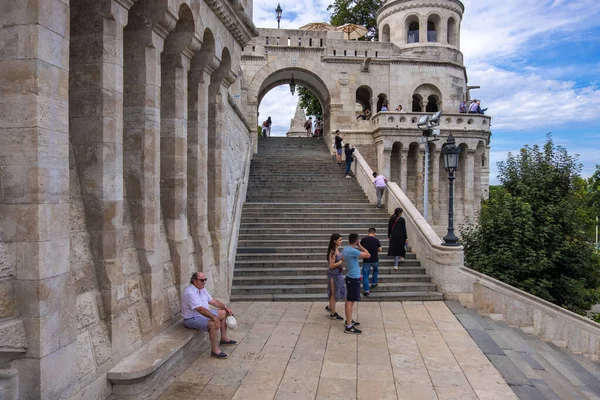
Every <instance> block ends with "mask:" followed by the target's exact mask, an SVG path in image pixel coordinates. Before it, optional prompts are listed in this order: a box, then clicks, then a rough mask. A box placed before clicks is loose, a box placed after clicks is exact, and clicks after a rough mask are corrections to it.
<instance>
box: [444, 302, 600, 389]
mask: <svg viewBox="0 0 600 400" xmlns="http://www.w3.org/2000/svg"><path fill="white" fill-rule="evenodd" d="M445 304H446V305H447V306H448V309H449V310H451V312H452V313H454V314H455V315H456V318H457V320H458V321H459V322H460V323H461V324H462V326H463V327H464V328H465V329H466V331H467V332H468V334H469V335H470V336H471V338H472V339H473V341H474V342H475V343H476V345H477V346H479V348H480V349H481V351H482V352H483V354H485V356H486V357H487V359H489V361H491V363H492V364H493V365H494V367H495V368H496V370H497V371H498V372H499V373H500V374H501V375H502V378H503V379H504V381H506V382H507V383H508V384H509V386H510V387H511V389H512V390H513V391H514V393H515V394H516V395H517V396H518V398H519V399H523V400H529V399H532V400H538V399H539V400H544V399H546V400H557V399H564V400H580V399H581V400H584V399H598V400H600V364H597V363H595V362H593V361H591V360H588V359H586V358H585V357H583V356H581V355H575V354H573V353H571V352H569V351H568V350H566V349H562V348H559V347H557V346H556V345H555V344H553V343H551V342H548V343H546V342H544V341H542V340H541V339H540V338H538V337H536V336H534V335H531V334H528V333H525V332H524V331H523V330H522V329H520V328H518V327H511V326H508V325H507V324H506V323H505V322H503V321H494V320H493V319H491V318H489V317H487V316H482V315H478V314H477V312H476V311H475V310H468V309H465V308H464V307H463V306H462V305H461V304H460V303H458V302H456V301H446V302H445Z"/></svg>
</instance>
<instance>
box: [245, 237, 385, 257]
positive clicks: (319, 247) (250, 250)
mask: <svg viewBox="0 0 600 400" xmlns="http://www.w3.org/2000/svg"><path fill="white" fill-rule="evenodd" d="M381 247H382V249H383V250H384V251H382V252H380V253H379V254H380V255H382V254H385V253H386V252H387V249H386V248H387V241H386V245H384V243H383V241H381ZM256 253H260V254H264V255H265V256H269V255H271V254H290V253H311V254H312V253H317V254H321V255H323V257H325V254H327V246H324V244H323V243H316V245H315V246H296V247H281V246H273V247H268V248H265V247H245V246H244V247H242V246H239V245H238V254H256Z"/></svg>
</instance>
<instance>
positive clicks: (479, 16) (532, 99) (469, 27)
mask: <svg viewBox="0 0 600 400" xmlns="http://www.w3.org/2000/svg"><path fill="white" fill-rule="evenodd" d="M332 2H333V0H306V1H304V2H298V1H296V0H283V1H281V7H282V9H283V19H282V21H281V27H282V28H298V27H299V26H302V25H303V24H305V23H307V22H315V21H328V20H329V12H328V11H327V6H328V5H329V4H331V3H332ZM463 4H464V5H465V15H464V20H463V22H462V25H461V51H462V52H463V54H464V56H465V65H466V67H467V73H468V76H469V84H470V85H480V86H481V89H479V90H474V91H473V92H472V97H476V98H478V99H479V98H481V99H482V106H483V107H484V108H485V107H488V108H489V110H488V112H487V114H489V115H491V116H492V118H493V120H492V141H491V155H490V158H491V160H490V161H491V167H492V170H491V173H490V181H491V183H492V184H494V183H497V179H496V175H497V168H496V163H497V162H499V161H502V160H504V159H506V155H507V153H508V152H510V151H512V152H516V151H518V150H519V149H520V148H521V147H522V146H523V145H525V144H530V145H533V144H542V143H544V141H545V139H546V134H547V133H548V132H552V135H553V138H554V141H555V142H556V143H557V144H559V145H561V146H563V147H565V148H566V149H567V150H568V151H569V153H570V154H579V161H580V162H581V163H582V164H583V169H582V175H583V176H585V177H587V176H590V175H591V174H592V173H593V171H594V170H595V165H596V164H600V1H598V0H572V1H568V0H503V1H499V0H463ZM275 7H277V2H276V1H275V2H266V1H263V0H258V1H255V3H254V23H255V24H256V26H258V27H265V28H266V27H269V28H272V27H277V21H276V20H275V11H274V10H275ZM296 102H297V97H295V96H294V97H293V96H291V94H290V93H289V89H288V87H287V86H280V87H278V88H275V89H272V90H271V91H270V92H269V93H268V94H267V95H266V96H265V98H264V99H263V101H262V103H261V105H260V109H259V112H260V114H261V116H262V115H271V117H272V118H273V121H274V122H273V132H272V133H273V134H274V135H284V134H285V132H286V131H287V129H288V127H289V121H290V118H292V117H293V114H294V110H295V108H296Z"/></svg>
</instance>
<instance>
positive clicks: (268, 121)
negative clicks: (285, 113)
mask: <svg viewBox="0 0 600 400" xmlns="http://www.w3.org/2000/svg"><path fill="white" fill-rule="evenodd" d="M271 125H273V121H271V117H269V118H267V135H266V136H267V137H271Z"/></svg>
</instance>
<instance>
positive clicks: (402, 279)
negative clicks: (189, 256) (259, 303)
mask: <svg viewBox="0 0 600 400" xmlns="http://www.w3.org/2000/svg"><path fill="white" fill-rule="evenodd" d="M321 272H323V271H321ZM323 282H327V276H326V275H325V274H324V273H322V274H320V275H296V276H275V275H265V276H238V275H234V276H233V285H235V286H236V288H237V287H239V286H248V285H256V286H258V285H260V286H261V287H264V286H263V285H312V284H322V283H323ZM378 283H379V285H380V286H382V287H383V285H387V284H390V285H392V284H396V283H431V278H430V277H429V276H428V275H424V274H423V275H415V274H382V275H380V276H379V279H378ZM238 285H239V286H238ZM377 289H379V286H378V287H377Z"/></svg>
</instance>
